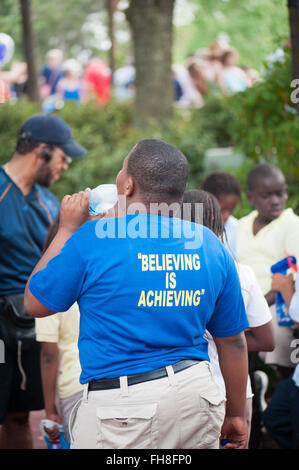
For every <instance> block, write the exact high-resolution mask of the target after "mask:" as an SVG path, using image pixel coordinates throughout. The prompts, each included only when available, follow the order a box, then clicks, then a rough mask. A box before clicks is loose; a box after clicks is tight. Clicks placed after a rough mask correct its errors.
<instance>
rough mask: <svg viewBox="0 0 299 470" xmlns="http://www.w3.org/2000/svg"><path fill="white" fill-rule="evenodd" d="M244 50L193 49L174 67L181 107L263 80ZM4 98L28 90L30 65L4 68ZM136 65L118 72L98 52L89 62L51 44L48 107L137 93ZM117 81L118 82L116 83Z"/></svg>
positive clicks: (45, 84) (44, 91)
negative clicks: (244, 61)
mask: <svg viewBox="0 0 299 470" xmlns="http://www.w3.org/2000/svg"><path fill="white" fill-rule="evenodd" d="M238 62H239V53H238V51H237V50H236V49H235V48H233V47H231V46H223V45H222V44H221V43H220V42H219V41H214V42H213V43H212V44H211V45H210V46H209V48H206V49H200V50H198V51H197V52H195V53H194V54H191V55H190V56H189V57H188V58H187V59H186V61H185V63H184V64H174V65H173V66H172V73H173V85H174V101H175V103H176V104H177V105H178V106H182V107H190V106H193V107H194V106H195V107H200V106H202V105H203V104H204V99H205V96H206V95H207V94H208V93H209V92H210V91H216V92H220V93H224V94H231V93H235V92H239V91H244V90H245V89H246V88H248V87H250V86H252V85H253V84H254V83H256V81H257V80H258V79H259V74H258V72H257V71H256V70H253V69H250V68H248V67H247V66H245V65H244V66H239V65H238ZM1 79H2V88H3V83H4V84H5V90H4V89H2V101H7V100H9V101H12V102H13V101H16V100H17V99H19V98H20V97H22V95H24V94H26V92H27V65H26V63H25V62H17V61H15V62H13V63H12V64H11V67H10V70H8V71H2V72H1ZM134 83H135V67H134V65H133V63H132V62H131V63H129V64H125V65H124V66H123V67H120V68H118V69H117V70H115V71H114V73H113V76H112V72H111V69H110V68H109V66H108V64H107V63H106V62H105V60H103V59H102V58H99V57H94V56H92V57H90V58H89V60H88V62H87V63H86V65H85V66H83V65H82V64H81V63H80V62H79V61H78V60H77V59H74V58H68V59H66V60H64V53H63V52H62V51H61V50H59V49H51V50H49V51H48V52H47V54H46V57H45V64H44V65H43V66H42V68H41V69H40V71H39V90H40V98H41V101H42V103H43V111H45V112H51V111H53V110H55V109H59V108H61V107H63V105H64V103H65V102H66V101H75V102H81V103H86V102H88V101H89V100H91V99H95V100H97V102H98V103H99V105H104V104H105V103H107V102H108V101H109V100H110V98H111V97H112V96H114V97H115V99H116V100H118V101H120V100H123V99H127V98H130V97H131V96H133V95H134V92H135V88H134ZM112 84H113V87H112Z"/></svg>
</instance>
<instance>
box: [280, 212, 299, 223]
mask: <svg viewBox="0 0 299 470" xmlns="http://www.w3.org/2000/svg"><path fill="white" fill-rule="evenodd" d="M279 218H280V220H281V223H284V224H286V223H290V224H292V225H293V226H295V227H296V228H297V227H299V216H298V215H296V214H295V212H294V211H293V209H291V208H288V209H285V210H284V211H283V212H282V214H281V216H280V217H279Z"/></svg>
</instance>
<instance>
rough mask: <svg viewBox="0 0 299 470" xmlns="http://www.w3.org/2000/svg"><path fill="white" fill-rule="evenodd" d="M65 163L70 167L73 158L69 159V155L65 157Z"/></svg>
mask: <svg viewBox="0 0 299 470" xmlns="http://www.w3.org/2000/svg"><path fill="white" fill-rule="evenodd" d="M62 158H63V161H64V162H65V163H66V164H67V165H70V164H71V163H72V161H73V160H72V158H71V157H69V156H68V155H63V157H62Z"/></svg>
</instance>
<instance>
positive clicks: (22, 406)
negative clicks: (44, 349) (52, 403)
mask: <svg viewBox="0 0 299 470" xmlns="http://www.w3.org/2000/svg"><path fill="white" fill-rule="evenodd" d="M0 338H1V333H0ZM40 351H41V343H38V342H36V345H35V346H34V348H33V349H31V350H30V351H25V352H22V354H21V367H22V369H23V371H24V373H25V376H24V375H22V374H21V372H20V367H19V363H18V354H17V350H15V351H12V350H9V349H8V348H5V355H4V363H2V362H0V424H1V423H3V422H4V419H5V416H6V413H7V412H9V411H11V412H24V411H31V410H42V409H43V408H44V399H43V390H42V381H41V372H40ZM2 360H3V358H2ZM24 377H26V388H25V390H22V389H21V384H22V380H23V378H24Z"/></svg>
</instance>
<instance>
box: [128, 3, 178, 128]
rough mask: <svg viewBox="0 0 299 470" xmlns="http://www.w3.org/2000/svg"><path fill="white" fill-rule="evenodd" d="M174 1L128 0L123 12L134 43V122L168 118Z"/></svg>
mask: <svg viewBox="0 0 299 470" xmlns="http://www.w3.org/2000/svg"><path fill="white" fill-rule="evenodd" d="M174 1H175V0H142V2H141V1H140V0H131V2H130V5H129V8H128V10H127V11H126V15H127V19H128V21H129V24H130V27H131V31H132V38H133V44H134V55H135V69H136V80H135V86H136V96H135V125H136V126H137V127H139V128H145V127H146V126H147V125H148V124H149V123H150V121H152V120H157V121H159V122H160V123H161V124H163V123H165V122H166V121H167V120H168V118H169V117H171V114H172V109H173V101H174V87H173V80H172V71H171V64H172V18H173V9H174Z"/></svg>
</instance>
